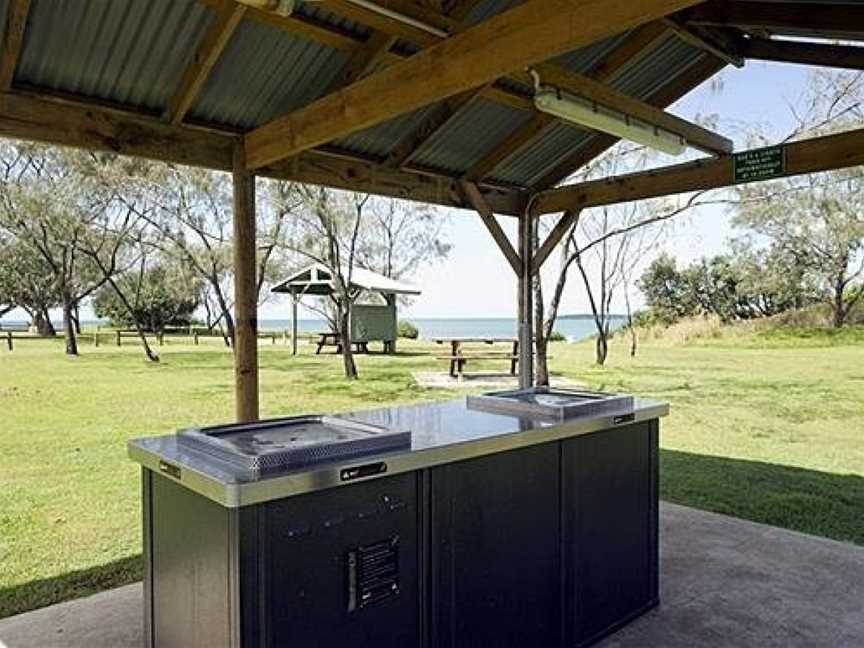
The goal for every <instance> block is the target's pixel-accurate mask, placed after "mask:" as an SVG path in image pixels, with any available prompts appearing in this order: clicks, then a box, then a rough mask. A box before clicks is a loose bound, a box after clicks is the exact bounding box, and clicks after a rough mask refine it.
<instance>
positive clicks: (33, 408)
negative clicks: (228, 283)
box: [0, 332, 864, 617]
mask: <svg viewBox="0 0 864 648" xmlns="http://www.w3.org/2000/svg"><path fill="white" fill-rule="evenodd" d="M862 338H864V336H862V335H860V334H858V333H855V332H850V333H849V334H845V335H841V336H839V337H838V336H830V337H828V336H822V335H812V334H809V333H806V334H805V333H799V334H783V335H779V334H777V335H773V334H770V333H762V334H756V335H751V336H748V337H746V338H740V337H728V338H727V337H724V338H721V339H717V340H712V341H707V342H698V343H693V344H689V345H687V346H675V345H673V344H671V343H669V342H665V341H662V340H660V341H654V342H650V343H646V344H643V346H642V348H641V350H640V353H639V355H638V356H637V357H636V358H635V359H631V358H630V357H628V356H627V354H626V350H625V349H624V347H623V345H620V346H619V345H618V344H616V345H615V346H613V350H612V356H611V361H610V364H609V366H608V367H607V368H604V369H598V368H595V367H593V366H592V348H591V345H590V344H589V343H584V344H577V345H568V344H557V345H555V346H554V348H553V350H552V355H553V356H554V359H553V361H552V368H553V370H554V371H555V372H556V373H558V374H561V375H564V376H567V377H569V378H571V379H574V380H578V381H581V382H584V383H585V384H587V385H589V386H591V387H595V388H604V389H613V390H623V391H631V392H635V393H638V394H641V395H645V396H652V397H656V398H661V399H664V400H668V401H669V402H670V403H671V404H672V412H673V413H672V415H671V416H670V417H669V418H668V419H667V420H666V421H665V422H664V425H663V432H662V445H663V449H664V451H663V454H662V469H663V473H662V494H663V497H664V498H665V499H668V500H670V501H674V502H679V503H682V504H687V505H691V506H696V507H700V508H704V509H709V510H714V511H720V512H723V513H729V514H732V515H737V516H740V517H745V518H748V519H752V520H757V521H760V522H766V523H769V524H776V525H779V526H784V527H788V528H791V529H797V530H800V531H804V532H808V533H814V534H820V535H824V536H828V537H832V538H836V539H840V540H846V541H851V542H856V543H859V544H864V339H862ZM400 349H401V351H402V353H401V354H400V355H399V356H397V357H387V356H378V355H372V356H367V357H359V359H358V362H359V367H360V372H361V380H360V381H358V382H356V383H346V382H345V381H344V380H343V379H342V378H341V377H340V362H339V359H338V358H337V357H335V356H318V357H316V356H314V355H312V353H311V347H308V346H307V345H304V346H303V347H302V351H303V353H302V355H301V356H299V357H297V358H293V357H291V355H290V353H289V350H288V348H287V347H285V346H282V345H281V344H280V345H277V346H270V344H269V342H268V343H266V344H262V346H261V365H262V373H261V387H262V408H263V414H264V415H283V414H291V413H298V412H310V411H313V412H314V411H318V412H334V411H340V410H347V409H356V408H368V407H375V406H376V405H378V404H384V403H394V402H407V401H417V400H424V399H441V398H447V397H452V396H453V395H454V394H455V393H456V392H450V393H447V392H441V391H430V390H424V389H420V388H418V387H416V386H415V385H414V383H413V380H412V372H413V371H417V370H423V369H425V370H429V369H439V370H441V369H443V363H442V362H440V361H436V360H435V359H434V355H436V354H438V353H439V352H440V347H434V346H431V345H424V344H423V343H413V344H405V343H403V344H402V345H401V347H400ZM161 352H162V358H163V361H162V362H161V363H160V364H158V365H151V364H148V363H146V362H145V361H144V359H143V356H142V354H141V353H140V350H138V349H136V348H135V347H131V346H130V347H123V348H122V349H117V348H116V347H104V346H103V347H101V348H99V349H94V348H92V347H88V346H85V347H84V348H83V349H82V355H81V357H78V358H69V357H66V356H64V355H63V354H62V350H61V346H60V344H59V342H58V343H54V342H43V341H38V342H32V341H26V342H21V343H19V344H18V345H17V346H16V348H15V351H13V352H12V353H9V352H7V351H6V350H5V348H0V617H2V616H7V615H10V614H14V613H16V612H19V611H22V610H25V609H30V608H33V607H38V606H41V605H45V604H48V603H51V602H54V601H58V600H63V599H66V598H71V597H73V596H78V595H81V594H85V593H89V592H91V591H93V590H97V589H102V588H105V587H109V586H113V585H117V584H120V583H124V582H129V581H131V580H133V579H135V578H138V577H139V574H140V559H139V554H140V542H141V533H140V528H139V483H138V480H139V476H138V471H137V469H136V466H135V465H133V464H132V463H131V462H129V461H128V460H127V458H126V444H125V442H126V440H127V439H128V438H130V437H135V436H147V435H154V434H163V433H167V432H171V431H173V430H174V429H175V428H177V427H182V426H185V425H188V424H192V423H206V422H217V421H225V420H229V419H230V418H231V415H232V410H233V383H232V380H233V373H232V363H231V356H230V354H229V353H228V352H227V351H226V350H225V349H224V348H221V347H220V346H218V345H217V344H216V343H214V342H208V343H207V344H206V345H204V344H202V346H200V347H192V346H181V345H180V344H171V343H169V345H168V346H166V347H164V348H163V349H161ZM499 365H500V363H499Z"/></svg>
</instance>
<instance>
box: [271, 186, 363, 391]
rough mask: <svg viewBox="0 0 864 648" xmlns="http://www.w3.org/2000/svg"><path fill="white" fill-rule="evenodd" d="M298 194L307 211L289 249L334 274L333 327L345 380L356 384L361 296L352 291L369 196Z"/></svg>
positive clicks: (316, 190) (302, 190)
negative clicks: (356, 315) (355, 336)
mask: <svg viewBox="0 0 864 648" xmlns="http://www.w3.org/2000/svg"><path fill="white" fill-rule="evenodd" d="M298 193H299V195H300V197H301V199H302V201H303V209H302V211H301V215H300V217H299V218H297V219H296V220H295V221H294V223H293V231H292V234H291V235H290V236H289V237H288V238H287V245H288V246H289V247H290V249H291V251H292V252H294V253H295V254H298V255H300V256H303V257H306V258H307V259H309V260H312V261H315V262H317V263H320V264H322V265H324V266H325V267H326V268H327V270H328V272H329V273H330V276H331V280H332V283H333V290H334V294H333V295H332V299H331V305H332V307H333V309H334V316H333V322H332V323H333V324H335V327H334V328H335V331H336V333H337V334H338V335H339V346H340V348H341V352H342V361H343V366H344V370H345V377H346V378H348V379H349V380H356V379H357V377H358V372H357V364H356V362H355V361H354V354H353V351H352V348H351V346H352V342H351V308H352V306H353V304H354V301H355V300H356V299H357V297H358V296H359V295H358V293H357V292H356V291H355V290H353V289H352V288H351V278H352V274H353V272H354V268H355V264H356V260H357V258H356V255H357V248H358V240H359V236H360V228H361V224H362V223H363V220H364V210H365V207H366V205H367V203H368V201H369V196H368V195H363V194H354V193H350V194H349V193H345V192H337V191H333V190H330V189H327V188H325V187H313V186H300V187H298Z"/></svg>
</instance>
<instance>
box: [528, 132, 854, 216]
mask: <svg viewBox="0 0 864 648" xmlns="http://www.w3.org/2000/svg"><path fill="white" fill-rule="evenodd" d="M859 165H864V129H858V130H853V131H848V132H845V133H837V134H834V135H826V136H823V137H816V138H812V139H806V140H801V141H797V142H790V143H788V144H782V145H779V146H773V147H766V148H762V149H755V150H752V151H744V152H741V153H736V154H735V155H732V156H728V157H723V158H719V159H716V160H697V161H695V162H690V163H687V164H679V165H675V166H669V167H661V168H659V169H653V170H651V171H642V172H639V173H631V174H628V175H622V176H615V177H611V178H604V179H602V180H594V181H591V182H584V183H580V184H575V185H570V186H565V187H559V188H558V189H551V190H549V191H543V192H540V193H538V194H536V195H535V197H534V198H533V201H532V207H533V210H532V213H533V214H534V215H538V216H539V215H541V214H551V213H557V212H562V211H576V210H580V209H587V208H590V207H599V206H602V205H613V204H616V203H622V202H631V201H634V200H645V199H648V198H660V197H662V196H670V195H675V194H682V193H689V192H692V191H704V190H709V189H721V188H723V187H728V186H731V185H735V184H745V183H751V182H759V181H763V180H771V179H774V178H783V177H789V176H795V175H803V174H807V173H819V172H821V171H833V170H836V169H843V168H848V167H854V166H859Z"/></svg>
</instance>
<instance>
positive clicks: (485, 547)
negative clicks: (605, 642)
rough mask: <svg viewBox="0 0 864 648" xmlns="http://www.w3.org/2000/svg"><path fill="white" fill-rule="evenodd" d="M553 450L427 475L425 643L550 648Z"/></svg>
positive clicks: (556, 566) (555, 623) (555, 492)
mask: <svg viewBox="0 0 864 648" xmlns="http://www.w3.org/2000/svg"><path fill="white" fill-rule="evenodd" d="M559 458H560V454H559V446H558V444H544V445H540V446H533V447H530V448H525V449H522V450H515V451H511V452H506V453H502V454H497V455H493V456H490V457H483V458H480V459H473V460H469V461H464V462H459V463H455V464H451V465H447V466H442V467H440V468H436V469H433V471H432V475H431V484H432V516H431V517H432V539H433V541H432V573H433V576H432V589H433V592H432V600H433V613H432V619H433V625H432V633H433V635H432V645H433V646H435V648H462V647H465V648H469V647H470V648H477V647H479V646H489V647H492V646H494V647H495V648H508V647H511V646H512V647H513V648H516V647H518V648H525V647H526V646H558V642H559V639H560V619H561V617H560V608H561V605H560V592H561V588H560V581H561V571H560V560H559V555H560V535H559V530H560V517H559V507H558V504H559V483H560V480H559V465H560V461H559Z"/></svg>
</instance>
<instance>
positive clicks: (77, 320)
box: [72, 301, 81, 335]
mask: <svg viewBox="0 0 864 648" xmlns="http://www.w3.org/2000/svg"><path fill="white" fill-rule="evenodd" d="M72 321H73V322H74V323H75V333H76V334H77V335H81V308H80V306H79V304H78V302H77V301H76V302H75V308H74V310H73V318H72Z"/></svg>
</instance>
